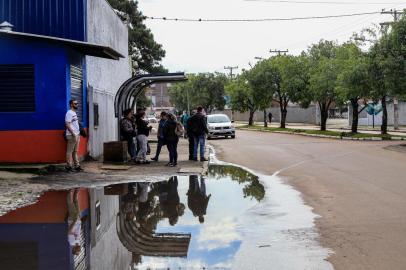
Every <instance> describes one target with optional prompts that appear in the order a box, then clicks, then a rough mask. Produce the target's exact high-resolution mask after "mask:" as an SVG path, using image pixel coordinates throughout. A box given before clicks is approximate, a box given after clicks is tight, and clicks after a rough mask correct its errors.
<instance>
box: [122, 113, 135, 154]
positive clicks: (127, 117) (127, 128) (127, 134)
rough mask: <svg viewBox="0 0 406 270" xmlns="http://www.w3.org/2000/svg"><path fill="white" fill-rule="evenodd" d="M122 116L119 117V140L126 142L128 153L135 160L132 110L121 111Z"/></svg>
mask: <svg viewBox="0 0 406 270" xmlns="http://www.w3.org/2000/svg"><path fill="white" fill-rule="evenodd" d="M123 116H124V118H123V119H121V122H120V129H121V140H122V141H126V142H127V148H128V154H129V155H130V157H131V160H132V161H135V143H134V137H135V135H136V132H135V126H134V121H133V111H132V110H131V109H127V110H125V111H124V112H123Z"/></svg>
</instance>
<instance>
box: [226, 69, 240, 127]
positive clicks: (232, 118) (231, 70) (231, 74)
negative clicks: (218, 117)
mask: <svg viewBox="0 0 406 270" xmlns="http://www.w3.org/2000/svg"><path fill="white" fill-rule="evenodd" d="M224 69H228V70H230V80H232V79H233V70H234V69H238V66H236V67H233V66H228V67H224ZM231 120H232V121H234V110H233V109H232V110H231Z"/></svg>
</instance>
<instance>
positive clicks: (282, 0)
mask: <svg viewBox="0 0 406 270" xmlns="http://www.w3.org/2000/svg"><path fill="white" fill-rule="evenodd" d="M244 1H245V2H266V3H287V4H323V5H401V4H405V2H386V3H385V2H350V1H340V2H331V1H299V0H244Z"/></svg>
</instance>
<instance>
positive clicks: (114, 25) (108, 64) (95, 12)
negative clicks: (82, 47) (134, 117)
mask: <svg viewBox="0 0 406 270" xmlns="http://www.w3.org/2000/svg"><path fill="white" fill-rule="evenodd" d="M87 10H88V14H87V39H88V42H90V43H96V44H101V45H107V46H110V47H112V48H113V49H115V50H116V51H118V52H120V53H121V54H122V55H124V56H125V58H122V59H120V60H119V61H115V60H109V59H102V58H97V57H86V66H87V83H88V101H89V135H90V139H89V151H90V155H91V156H93V157H99V156H100V155H102V153H103V143H104V142H107V141H115V140H117V134H118V132H117V119H116V118H115V116H114V97H115V94H116V92H117V90H118V89H119V87H120V86H121V84H122V83H123V82H125V81H126V80H127V79H129V78H130V77H131V68H130V61H129V58H128V28H127V26H126V25H125V24H124V23H123V22H122V21H121V20H120V18H119V17H118V16H117V15H116V14H115V12H114V11H113V9H112V8H111V6H110V5H109V4H108V3H107V2H106V1H105V0H88V1H87ZM93 103H97V104H98V105H99V126H98V127H97V128H95V127H94V125H93V124H94V113H93Z"/></svg>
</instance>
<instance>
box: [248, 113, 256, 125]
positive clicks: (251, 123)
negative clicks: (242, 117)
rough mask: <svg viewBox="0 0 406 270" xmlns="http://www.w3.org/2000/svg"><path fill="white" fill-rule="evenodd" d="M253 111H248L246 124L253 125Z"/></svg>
mask: <svg viewBox="0 0 406 270" xmlns="http://www.w3.org/2000/svg"><path fill="white" fill-rule="evenodd" d="M254 113H255V111H250V118H249V120H248V125H249V126H253V125H254Z"/></svg>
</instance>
